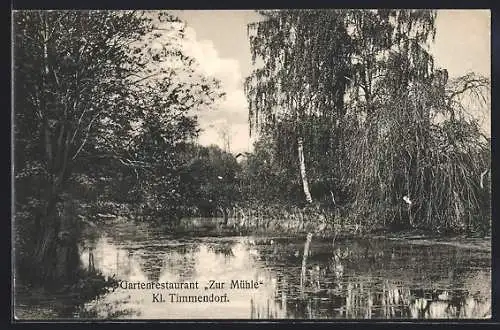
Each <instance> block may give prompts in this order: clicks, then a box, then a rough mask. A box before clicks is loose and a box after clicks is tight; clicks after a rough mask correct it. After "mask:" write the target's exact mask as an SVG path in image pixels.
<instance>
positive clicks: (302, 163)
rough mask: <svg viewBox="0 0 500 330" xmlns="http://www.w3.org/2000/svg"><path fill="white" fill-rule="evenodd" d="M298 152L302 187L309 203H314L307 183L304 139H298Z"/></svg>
mask: <svg viewBox="0 0 500 330" xmlns="http://www.w3.org/2000/svg"><path fill="white" fill-rule="evenodd" d="M298 151H299V165H300V175H301V176H302V186H303V187H304V194H305V195H306V200H307V202H308V203H312V197H311V192H310V191H309V183H308V182H307V174H306V164H305V161H304V146H303V144H302V138H299V139H298Z"/></svg>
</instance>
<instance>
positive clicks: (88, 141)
mask: <svg viewBox="0 0 500 330" xmlns="http://www.w3.org/2000/svg"><path fill="white" fill-rule="evenodd" d="M183 36H184V35H183V24H182V22H180V21H179V20H178V19H176V18H175V17H173V16H171V15H169V14H167V13H163V12H154V13H148V14H144V13H137V12H130V11H120V12H112V11H23V12H16V13H15V15H14V45H13V46H14V58H15V63H14V64H15V67H14V78H15V81H14V90H15V95H14V98H15V99H14V102H15V128H14V133H15V147H16V149H17V150H24V151H25V152H24V153H21V152H16V159H15V173H16V187H19V189H18V190H17V191H16V202H17V203H18V205H33V204H35V205H34V206H33V207H32V209H30V210H29V211H30V212H31V213H32V214H34V215H33V217H32V218H34V224H33V226H32V227H33V230H32V232H31V237H33V238H34V241H35V243H34V244H31V245H32V246H31V251H30V253H28V255H29V257H28V261H27V262H26V264H28V265H31V266H30V267H31V268H32V270H33V272H36V274H38V275H39V276H38V277H39V280H40V281H41V282H42V283H49V282H56V281H59V280H61V279H63V280H71V278H72V277H73V276H74V273H75V270H76V268H77V267H74V266H75V262H78V260H79V258H78V255H77V249H76V242H77V239H78V233H77V231H76V230H75V229H74V228H75V225H76V224H75V223H74V222H75V221H76V220H74V219H75V218H76V217H74V216H64V213H65V212H66V211H64V209H65V208H66V207H62V206H61V201H62V199H66V200H67V199H68V198H67V197H65V196H64V194H65V193H67V192H68V186H70V185H71V184H72V179H74V176H72V175H73V174H75V173H76V172H78V171H80V172H82V171H83V172H85V171H87V173H89V172H88V171H89V169H86V165H93V164H97V163H101V164H102V163H105V164H107V166H108V167H113V166H114V167H115V168H118V169H120V165H121V166H124V167H125V168H128V169H130V170H131V171H133V173H135V175H136V177H137V178H138V179H142V181H143V182H144V181H147V180H145V177H144V176H142V175H140V173H141V171H150V173H153V174H154V179H153V181H154V182H155V184H160V183H161V182H162V179H164V173H165V171H166V172H167V173H168V174H169V175H171V174H172V173H173V170H172V168H174V167H175V164H172V162H170V161H171V160H174V161H173V163H175V157H174V156H173V155H172V152H174V150H175V147H176V145H178V144H179V143H180V142H181V141H184V140H185V139H188V138H190V137H194V136H195V135H196V132H197V128H196V117H194V116H193V111H196V110H201V109H203V108H206V106H209V105H210V104H211V102H212V101H213V100H214V99H215V98H217V97H219V96H220V95H221V93H220V92H219V91H218V87H217V83H216V82H214V81H212V80H210V79H207V78H205V77H202V76H200V75H198V74H197V73H196V67H195V63H194V62H193V60H192V59H190V58H188V57H187V56H185V55H184V54H183V52H182V48H181V44H180V40H181V39H182V38H183ZM103 159H104V160H105V161H104V162H103ZM91 168H92V169H93V170H95V168H96V166H93V167H91ZM115 172H119V171H116V170H115ZM109 173H110V172H108V174H109ZM89 174H90V175H91V176H92V175H94V176H95V174H96V172H93V173H89ZM171 179H172V176H170V179H169V180H165V181H164V182H166V183H165V184H164V186H163V187H164V188H165V186H169V185H170V183H171ZM139 181H140V180H139ZM30 183H34V184H30ZM169 188H170V187H169ZM155 189H156V188H155ZM165 190H166V189H163V191H162V192H165ZM170 191H171V190H170ZM33 200H36V201H37V202H36V203H33ZM66 203H68V202H66ZM61 207H62V208H61ZM18 224H19V223H18V222H17V223H16V225H18ZM70 251H71V252H70ZM70 255H71V257H67V256H70Z"/></svg>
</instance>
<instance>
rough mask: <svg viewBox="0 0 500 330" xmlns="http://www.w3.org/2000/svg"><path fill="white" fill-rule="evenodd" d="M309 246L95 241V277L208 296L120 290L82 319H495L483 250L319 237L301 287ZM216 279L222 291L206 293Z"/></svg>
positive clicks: (130, 229) (109, 236)
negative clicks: (236, 284) (183, 285)
mask: <svg viewBox="0 0 500 330" xmlns="http://www.w3.org/2000/svg"><path fill="white" fill-rule="evenodd" d="M304 243H305V238H304V237H294V238H283V237H281V238H276V237H274V238H273V237H251V236H246V237H242V236H235V237H173V236H171V235H168V234H165V233H164V232H161V231H160V230H155V229H151V228H147V227H145V228H140V227H137V226H131V225H127V224H123V225H121V226H120V227H119V228H116V227H115V228H114V229H113V230H112V231H109V230H108V231H107V232H106V231H103V232H101V233H100V234H99V235H95V236H94V238H92V239H88V240H87V241H85V243H84V244H83V245H82V253H81V259H82V262H83V264H84V265H85V266H88V263H89V253H91V254H92V257H93V258H92V259H93V263H94V266H95V268H96V269H98V270H100V271H101V272H102V273H103V274H104V275H107V276H113V275H115V277H116V278H118V279H121V280H123V281H128V282H129V283H148V282H151V281H153V282H161V283H163V282H170V283H174V282H189V283H195V282H198V289H195V288H191V289H164V290H161V289H126V288H123V287H118V288H116V289H115V291H114V292H110V293H108V294H106V295H104V296H101V297H100V298H99V299H95V300H93V301H91V302H88V303H86V304H85V305H84V306H80V307H79V308H78V309H77V311H76V312H73V313H72V317H75V318H97V319H116V318H117V319H225V318H231V319H286V318H293V319H353V318H356V319H366V318H368V319H369V318H378V319H395V318H396V319H397V318H399V319H412V318H439V319H443V318H485V317H490V314H491V268H490V267H491V266H490V261H491V259H490V258H491V257H490V251H489V247H488V246H486V248H485V247H484V246H481V245H480V244H476V243H475V242H474V241H468V242H463V244H462V243H458V244H457V242H456V241H453V242H448V244H443V243H442V242H441V243H436V242H432V241H425V240H406V239H405V240H389V239H384V238H371V239H346V240H338V239H337V240H336V241H335V243H334V245H333V244H332V240H331V239H320V238H316V237H314V238H313V240H312V242H311V246H310V251H309V255H308V258H307V262H306V267H305V277H303V279H302V285H301V273H302V259H303V258H302V255H303V251H304ZM482 243H483V244H484V241H483V242H482ZM212 280H213V281H216V282H217V283H214V285H213V287H212V289H210V288H209V289H208V290H207V289H205V287H206V286H209V283H211V282H210V281H212ZM233 280H238V281H239V280H243V281H248V282H244V283H245V284H246V283H249V284H254V283H259V284H258V287H257V288H254V287H252V288H250V289H237V288H231V281H233ZM252 281H253V282H252ZM222 282H224V283H225V284H224V286H223V287H222V285H221V283H222ZM123 283H125V282H123ZM122 286H125V284H123V285H122ZM136 287H137V286H136ZM159 293H160V294H161V297H160V295H158V294H159ZM173 293H176V294H179V295H184V296H204V295H206V296H210V295H211V294H212V293H213V294H214V296H219V297H222V296H224V295H225V296H226V298H225V299H227V302H212V303H206V302H176V301H175V300H176V299H177V296H173V295H170V294H173ZM155 297H156V298H155ZM186 299H187V298H186ZM193 299H197V298H193ZM205 299H210V298H205ZM163 300H164V302H159V301H163ZM172 300H173V301H172ZM200 300H202V298H200ZM219 300H221V299H219ZM222 300H224V299H222Z"/></svg>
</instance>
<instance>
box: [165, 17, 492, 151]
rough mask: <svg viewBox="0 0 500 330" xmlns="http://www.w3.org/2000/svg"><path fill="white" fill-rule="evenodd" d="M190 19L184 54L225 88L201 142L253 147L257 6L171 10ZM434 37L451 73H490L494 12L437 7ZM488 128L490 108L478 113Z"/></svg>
mask: <svg viewBox="0 0 500 330" xmlns="http://www.w3.org/2000/svg"><path fill="white" fill-rule="evenodd" d="M170 12H172V13H173V14H175V15H176V16H178V17H179V18H181V19H182V20H184V21H185V22H186V23H187V26H188V28H187V29H186V36H187V38H186V43H185V47H186V52H187V53H188V54H189V55H191V56H192V57H194V58H195V59H196V60H197V61H198V63H199V65H200V68H201V69H202V70H203V71H204V72H205V73H206V74H208V75H211V76H213V77H215V78H217V79H219V80H220V81H221V84H222V87H223V88H224V91H225V92H226V98H225V99H224V100H222V101H221V102H220V103H219V104H218V105H217V107H216V108H215V109H214V110H211V111H205V112H203V113H200V114H199V116H198V118H199V123H200V128H201V129H202V132H201V134H200V138H199V142H200V143H201V144H203V145H210V144H218V145H220V146H221V147H223V145H224V141H223V138H222V134H221V133H222V132H226V134H229V136H230V151H231V152H233V153H238V152H244V151H249V150H251V144H252V141H251V139H250V137H249V125H248V105H247V101H246V97H245V94H244V90H243V82H244V79H245V78H246V77H247V76H248V75H249V74H250V73H251V70H252V63H251V54H250V45H249V42H248V37H247V25H248V24H249V23H251V22H255V21H257V20H259V18H260V16H259V15H258V14H257V13H256V12H255V11H253V10H172V11H170ZM437 13H438V14H437V19H436V38H435V42H434V44H432V45H431V48H430V50H431V52H432V53H433V55H434V59H435V64H436V66H438V67H442V68H446V69H447V70H448V72H449V75H450V77H457V76H460V75H463V74H466V73H468V72H471V71H473V72H476V73H479V74H482V75H485V76H487V77H490V76H491V72H490V68H491V55H490V54H491V50H490V47H491V46H490V31H491V28H490V11H489V10H438V11H437ZM478 115H479V117H480V118H481V120H482V125H483V127H484V128H485V130H487V131H488V132H489V127H490V120H491V119H490V118H491V115H490V111H489V109H488V110H485V111H482V112H481V113H480V114H478Z"/></svg>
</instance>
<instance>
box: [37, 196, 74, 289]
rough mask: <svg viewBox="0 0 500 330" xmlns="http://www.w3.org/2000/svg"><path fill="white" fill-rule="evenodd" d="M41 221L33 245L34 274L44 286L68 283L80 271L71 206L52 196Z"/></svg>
mask: <svg viewBox="0 0 500 330" xmlns="http://www.w3.org/2000/svg"><path fill="white" fill-rule="evenodd" d="M51 199H52V200H50V201H49V203H48V205H47V211H46V213H45V215H44V216H43V218H42V219H41V231H40V232H39V233H38V235H37V236H38V240H37V243H36V244H35V245H34V247H35V250H34V255H33V265H32V266H33V273H34V274H36V275H34V276H35V277H36V278H34V280H35V282H36V283H38V284H41V285H43V286H52V285H58V286H60V284H61V283H71V282H72V281H73V280H74V279H75V275H76V272H77V271H78V270H79V266H80V257H79V253H78V245H77V241H78V232H77V226H76V221H77V219H76V216H75V214H73V212H71V207H69V206H68V203H66V204H65V205H64V206H62V205H60V204H58V203H57V197H55V196H52V197H51Z"/></svg>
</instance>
